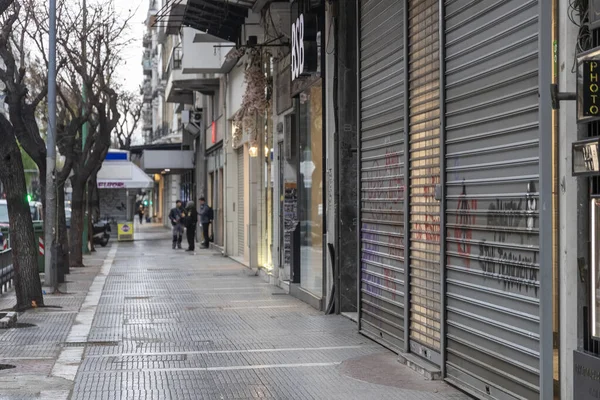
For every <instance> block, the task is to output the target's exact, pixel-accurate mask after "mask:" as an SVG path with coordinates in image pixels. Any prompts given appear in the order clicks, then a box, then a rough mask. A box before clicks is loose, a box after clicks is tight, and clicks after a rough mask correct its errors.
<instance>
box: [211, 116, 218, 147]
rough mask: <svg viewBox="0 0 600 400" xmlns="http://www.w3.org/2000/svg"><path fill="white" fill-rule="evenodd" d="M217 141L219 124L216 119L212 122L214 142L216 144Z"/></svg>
mask: <svg viewBox="0 0 600 400" xmlns="http://www.w3.org/2000/svg"><path fill="white" fill-rule="evenodd" d="M216 142H217V124H215V121H213V122H212V143H213V144H215V143H216Z"/></svg>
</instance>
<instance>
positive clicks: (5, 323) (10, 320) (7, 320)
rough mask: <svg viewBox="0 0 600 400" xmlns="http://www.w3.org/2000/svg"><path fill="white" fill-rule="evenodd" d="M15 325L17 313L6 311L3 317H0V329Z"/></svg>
mask: <svg viewBox="0 0 600 400" xmlns="http://www.w3.org/2000/svg"><path fill="white" fill-rule="evenodd" d="M16 325H17V313H16V312H9V313H6V315H5V316H4V318H2V319H0V329H7V328H12V327H14V326H16Z"/></svg>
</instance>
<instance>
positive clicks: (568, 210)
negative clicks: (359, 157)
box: [558, 1, 589, 400]
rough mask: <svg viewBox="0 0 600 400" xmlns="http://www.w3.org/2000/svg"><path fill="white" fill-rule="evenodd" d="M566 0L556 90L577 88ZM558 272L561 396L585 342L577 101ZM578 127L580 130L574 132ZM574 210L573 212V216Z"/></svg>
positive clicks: (569, 123) (564, 178)
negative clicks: (575, 152)
mask: <svg viewBox="0 0 600 400" xmlns="http://www.w3.org/2000/svg"><path fill="white" fill-rule="evenodd" d="M569 12H570V6H569V4H568V2H567V1H559V36H558V71H559V76H558V80H559V90H560V91H561V92H575V85H576V75H575V74H574V73H572V71H571V68H572V66H573V60H574V57H575V51H576V48H575V43H576V42H577V37H578V28H577V26H576V25H575V24H573V23H572V22H571V21H570V20H569V18H568V14H569ZM558 115H559V144H560V147H559V148H560V150H559V152H560V153H559V182H558V188H559V224H560V225H559V235H560V236H559V249H560V250H559V254H560V258H559V277H560V287H559V293H560V299H559V301H560V304H559V309H560V314H559V315H560V339H559V340H560V384H561V399H563V400H568V399H573V351H574V350H577V349H578V348H580V349H581V348H582V346H583V330H582V328H583V306H585V305H586V300H585V292H586V288H585V287H584V285H583V284H582V283H581V280H580V279H579V277H580V275H579V270H578V260H579V258H580V257H581V258H583V259H586V258H587V247H588V240H587V238H589V232H587V230H586V228H585V227H586V226H587V215H588V208H589V203H588V201H587V186H588V185H587V179H585V178H580V179H578V178H575V177H573V175H572V172H573V171H572V154H571V148H572V143H573V142H575V141H577V140H578V138H583V137H585V136H586V135H585V130H586V128H587V127H585V126H584V127H582V128H579V129H578V127H577V124H576V103H575V102H574V101H563V102H561V104H560V110H559V113H558ZM578 131H579V132H578ZM575 215H577V218H573V216H575Z"/></svg>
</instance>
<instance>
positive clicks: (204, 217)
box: [199, 197, 213, 249]
mask: <svg viewBox="0 0 600 400" xmlns="http://www.w3.org/2000/svg"><path fill="white" fill-rule="evenodd" d="M199 214H200V224H202V236H203V239H204V241H203V242H202V247H204V248H205V249H208V248H209V237H208V227H209V226H210V224H211V223H212V220H213V210H212V208H210V206H209V205H208V204H206V200H205V199H204V197H200V213H199Z"/></svg>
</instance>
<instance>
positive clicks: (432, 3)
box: [408, 0, 441, 365]
mask: <svg viewBox="0 0 600 400" xmlns="http://www.w3.org/2000/svg"><path fill="white" fill-rule="evenodd" d="M409 5H410V8H409V12H408V20H409V26H408V32H409V38H408V44H409V50H408V73H409V99H410V103H409V118H410V120H409V138H410V145H409V148H410V153H409V159H410V341H411V350H412V351H414V352H415V353H417V354H418V355H420V356H423V357H425V358H428V359H429V360H430V361H432V362H434V363H435V364H437V365H439V364H440V363H441V357H440V356H439V354H440V326H441V322H440V316H441V291H440V289H441V274H440V268H441V267H440V203H439V201H438V200H436V199H435V190H436V185H438V184H439V183H440V110H439V105H440V102H439V96H440V90H439V82H440V77H439V64H440V63H439V16H438V10H439V8H438V1H437V0H409Z"/></svg>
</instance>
